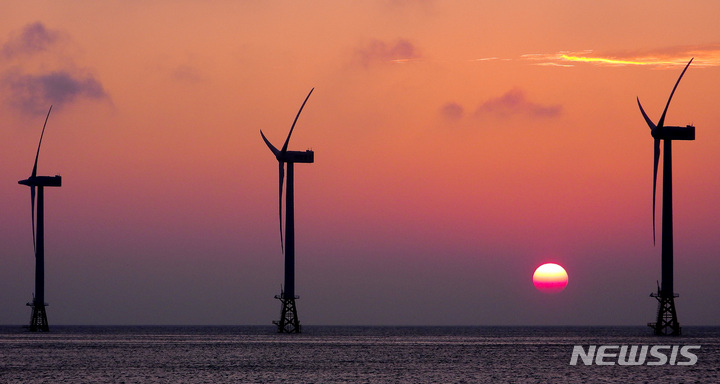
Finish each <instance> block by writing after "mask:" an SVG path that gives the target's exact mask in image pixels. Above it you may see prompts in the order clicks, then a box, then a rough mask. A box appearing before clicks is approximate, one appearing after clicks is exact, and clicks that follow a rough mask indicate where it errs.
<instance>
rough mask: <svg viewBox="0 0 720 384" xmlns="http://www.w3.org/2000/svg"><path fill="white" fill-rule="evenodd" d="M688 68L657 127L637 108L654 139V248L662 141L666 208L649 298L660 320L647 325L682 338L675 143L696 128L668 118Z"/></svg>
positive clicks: (689, 137) (692, 136)
mask: <svg viewBox="0 0 720 384" xmlns="http://www.w3.org/2000/svg"><path fill="white" fill-rule="evenodd" d="M692 61H693V59H690V61H689V62H688V63H687V65H686V66H685V69H683V71H682V73H681V74H680V77H679V78H678V80H677V82H675V86H674V87H673V90H672V92H671V93H670V97H669V98H668V101H667V104H666V105H665V109H664V110H663V113H662V116H660V120H658V123H657V125H655V123H653V121H652V120H650V118H649V117H648V115H647V114H646V113H645V110H644V109H643V107H642V104H640V98H637V103H638V107H640V112H641V113H642V115H643V118H644V119H645V122H646V123H647V125H648V126H649V127H650V134H651V135H652V137H653V141H654V143H653V164H654V165H653V166H654V171H653V244H654V243H655V194H656V189H657V172H658V163H659V161H660V140H662V141H663V147H664V148H663V151H664V156H663V180H662V181H663V206H662V272H661V275H662V282H661V286H660V287H659V288H658V292H657V293H652V294H650V296H652V297H655V298H657V300H658V312H657V320H656V322H655V323H649V324H648V325H649V326H650V327H652V328H653V330H654V333H655V335H680V333H681V330H680V324H679V323H678V321H677V313H676V311H675V297H678V295H677V294H676V293H674V292H673V232H672V231H673V225H672V141H673V140H695V127H694V126H692V125H687V126H685V127H675V126H666V125H665V115H666V114H667V110H668V107H669V106H670V101H671V100H672V97H673V95H674V94H675V90H676V89H677V87H678V84H680V80H682V77H683V75H684V74H685V71H687V69H688V67H689V66H690V63H692Z"/></svg>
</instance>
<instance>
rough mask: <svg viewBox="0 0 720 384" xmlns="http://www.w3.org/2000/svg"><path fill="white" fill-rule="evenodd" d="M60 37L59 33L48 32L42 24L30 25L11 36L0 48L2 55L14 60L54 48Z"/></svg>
mask: <svg viewBox="0 0 720 384" xmlns="http://www.w3.org/2000/svg"><path fill="white" fill-rule="evenodd" d="M59 36H60V33H59V32H57V31H51V30H48V29H47V28H45V26H44V25H43V24H42V23H40V22H35V23H32V24H28V25H26V26H25V27H23V28H22V30H20V31H19V32H16V33H13V34H12V35H11V36H10V38H9V39H8V41H6V42H5V43H4V44H3V45H2V48H0V54H1V55H2V57H3V58H5V59H12V58H16V57H18V56H24V55H33V54H35V53H38V52H43V51H45V50H47V49H48V48H50V47H51V46H53V45H54V44H55V43H56V42H57V41H58V39H59Z"/></svg>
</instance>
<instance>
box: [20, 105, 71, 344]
mask: <svg viewBox="0 0 720 384" xmlns="http://www.w3.org/2000/svg"><path fill="white" fill-rule="evenodd" d="M50 111H52V106H50V109H49V110H48V113H47V116H46V117H45V124H43V129H42V132H41V133H40V142H39V143H38V149H37V153H36V154H35V164H34V165H33V169H32V173H31V174H30V177H28V178H27V179H25V180H20V181H18V184H22V185H27V186H29V187H30V210H31V218H32V227H33V248H34V250H35V295H34V296H33V301H32V303H27V305H28V306H30V307H32V315H31V317H30V327H29V328H30V331H32V332H35V331H43V332H47V331H49V330H50V327H49V326H48V321H47V314H46V313H45V306H47V303H45V229H44V226H45V225H44V224H45V223H44V219H45V203H44V191H43V189H44V187H59V186H60V185H61V184H62V178H61V177H60V176H59V175H56V176H38V175H37V164H38V157H40V146H41V145H42V139H43V136H44V135H45V127H46V126H47V122H48V119H49V118H50ZM36 188H37V220H36V212H35V200H36V195H35V190H36Z"/></svg>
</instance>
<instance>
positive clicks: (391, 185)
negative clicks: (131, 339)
mask: <svg viewBox="0 0 720 384" xmlns="http://www.w3.org/2000/svg"><path fill="white" fill-rule="evenodd" d="M268 3H270V4H268ZM718 14H720V4H719V3H718V2H716V1H696V2H692V3H691V4H688V3H686V2H675V1H671V2H662V3H658V2H651V1H634V2H626V1H611V2H593V3H592V4H584V3H579V2H572V1H550V2H542V3H538V2H532V1H506V2H490V1H488V2H485V1H432V0H428V1H402V0H396V1H391V0H387V1H362V2H337V1H311V2H302V4H298V3H297V2H290V1H279V2H254V1H237V2H195V1H173V2H170V1H158V2H152V4H147V3H145V2H90V1H87V2H74V3H71V4H66V3H57V2H33V3H32V4H26V3H23V2H18V3H14V4H11V5H6V6H5V7H4V10H3V12H2V14H0V116H2V129H0V146H1V147H0V153H2V160H3V161H2V162H0V175H3V177H4V180H5V181H4V182H3V183H0V196H2V206H3V207H4V209H3V217H4V220H3V224H2V226H1V227H0V237H2V239H3V245H4V247H3V248H4V250H3V253H2V260H3V266H4V267H3V268H2V271H1V272H0V281H2V283H0V284H2V285H0V288H1V289H2V290H3V292H4V294H3V295H2V297H0V305H1V306H2V308H3V310H2V311H0V323H6V324H14V323H18V324H19V323H23V322H24V321H25V320H26V317H27V313H26V312H27V309H26V308H25V307H23V304H24V303H25V301H28V300H30V298H31V293H32V289H33V285H32V278H33V274H32V268H33V262H34V261H33V258H32V237H31V236H32V235H31V232H30V218H29V216H30V215H29V211H30V208H29V207H28V206H27V205H28V204H27V203H28V200H29V199H28V196H27V195H28V191H27V188H26V187H24V186H18V185H17V180H20V179H23V178H26V177H27V176H28V174H29V172H30V170H31V168H32V162H33V156H34V154H35V149H36V145H37V140H38V138H39V133H40V129H41V128H42V122H43V119H44V114H45V113H46V112H47V108H48V107H49V105H50V104H53V105H54V107H53V112H52V115H51V116H50V121H49V123H48V128H47V132H46V136H45V139H44V142H43V148H42V152H41V154H40V161H39V167H38V168H39V169H38V171H39V173H41V174H48V175H52V174H55V173H61V174H62V176H63V186H62V188H60V189H52V190H49V191H47V192H46V220H47V226H46V244H47V245H46V247H47V250H46V255H47V256H46V258H47V268H48V269H47V272H46V276H47V284H46V286H47V292H46V297H47V300H48V301H49V302H50V303H51V307H50V308H49V309H48V316H49V318H50V322H51V324H57V323H61V324H86V323H91V324H95V323H97V324H269V323H270V321H271V320H273V319H274V317H275V316H276V312H277V310H278V306H279V303H278V302H277V301H276V300H273V299H272V297H273V295H275V294H277V293H278V292H277V291H278V290H279V285H280V284H281V282H282V256H281V254H280V246H279V234H278V230H277V227H278V223H277V185H276V184H277V174H276V172H277V165H276V162H275V160H274V158H273V157H272V154H271V153H270V151H268V149H267V147H266V146H265V145H264V143H263V142H262V140H261V138H260V134H259V131H260V129H262V130H263V132H265V134H266V135H267V136H268V138H269V140H270V141H272V142H273V143H274V144H275V145H276V146H278V145H281V143H282V141H283V140H284V138H285V136H286V134H287V131H288V129H289V128H290V125H291V123H292V119H293V118H294V117H295V114H296V113H297V110H298V108H299V106H300V104H301V103H302V100H303V98H304V97H305V95H307V92H308V91H309V90H310V89H311V88H313V87H315V91H314V92H313V94H312V96H311V97H310V99H309V101H308V103H307V105H306V107H305V109H304V111H303V113H302V115H301V117H300V119H299V121H298V125H297V126H296V130H295V133H294V134H293V138H292V142H291V143H290V147H291V149H296V150H304V149H307V148H312V149H313V150H314V151H315V163H314V164H298V165H297V166H296V168H295V169H296V184H295V185H296V219H297V244H296V252H297V287H296V291H297V293H298V294H299V295H300V296H301V298H302V299H301V300H300V301H299V303H298V307H299V311H300V314H299V316H300V320H301V322H303V323H304V324H470V325H474V324H479V325H484V324H645V323H646V322H648V321H652V320H653V319H652V317H653V315H654V313H655V306H656V303H655V302H654V300H652V299H650V298H648V297H647V296H648V294H649V293H650V292H651V291H653V290H654V289H655V280H657V279H659V278H660V248H659V246H658V247H653V246H652V226H651V224H652V222H651V214H652V211H651V207H652V200H651V187H652V140H651V137H650V135H649V129H648V128H647V126H646V125H645V122H644V121H643V119H642V116H641V114H640V112H639V111H638V108H637V104H636V101H635V97H639V98H640V99H641V100H642V102H643V106H644V107H645V109H646V111H647V112H648V114H649V115H650V117H651V118H652V119H653V120H655V121H657V119H658V118H659V116H660V114H661V112H662V108H663V107H664V105H665V102H666V101H667V97H668V96H669V92H670V91H671V89H672V86H673V85H674V82H675V81H676V80H677V77H678V76H679V74H680V72H681V71H682V66H683V65H684V64H686V63H687V61H688V60H689V59H690V58H691V57H695V59H694V61H693V64H692V65H691V66H690V68H689V69H688V72H687V73H686V74H685V77H684V78H683V81H682V83H681V84H680V86H679V87H678V90H677V92H676V94H675V96H674V99H673V103H672V105H671V107H670V109H669V112H668V115H667V123H668V124H672V125H685V124H694V125H695V126H696V127H697V140H696V141H694V142H679V143H677V144H676V145H674V148H675V151H674V155H675V157H674V158H675V162H674V171H675V180H674V182H675V189H674V191H675V254H676V278H675V281H676V290H677V291H678V292H679V293H680V295H681V297H680V299H679V301H678V304H677V305H678V312H679V316H680V321H681V322H682V323H683V324H717V319H718V318H720V309H716V308H713V307H714V306H711V305H708V304H709V303H713V302H717V301H718V299H719V298H720V297H719V295H720V293H718V292H720V289H719V288H720V283H718V281H717V278H716V276H717V272H718V270H720V262H719V261H718V258H717V257H716V250H717V249H719V248H720V236H717V233H718V230H720V226H719V224H718V221H717V217H720V208H718V207H717V205H716V204H713V203H712V201H713V200H714V199H715V197H716V196H718V195H720V182H718V181H717V177H715V175H716V174H717V173H718V171H720V169H719V168H720V155H719V154H718V152H717V151H716V150H715V149H716V147H717V144H718V142H719V141H720V127H719V124H720V110H719V109H718V108H717V100H718V99H719V96H720V87H718V86H717V85H718V84H720V40H718V36H720V27H718V25H717V15H718ZM658 201H660V200H658ZM658 206H659V204H658ZM658 209H659V208H658ZM658 212H659V211H658ZM658 218H659V213H658ZM658 227H659V221H658ZM543 262H557V263H559V264H561V265H563V266H564V267H565V268H566V269H567V271H568V274H569V275H570V281H571V283H570V285H568V287H567V288H566V289H565V290H564V291H563V292H562V293H561V294H558V295H553V296H552V297H548V296H544V295H542V294H539V293H538V292H537V291H536V290H535V289H534V288H533V286H532V281H531V276H532V272H533V271H534V270H535V268H536V267H537V266H539V265H540V264H542V263H543ZM598 298H600V300H601V305H598V302H597V301H596V300H598ZM228 301H229V302H230V303H231V305H230V306H231V309H230V310H228V309H227V307H226V303H227V302H228Z"/></svg>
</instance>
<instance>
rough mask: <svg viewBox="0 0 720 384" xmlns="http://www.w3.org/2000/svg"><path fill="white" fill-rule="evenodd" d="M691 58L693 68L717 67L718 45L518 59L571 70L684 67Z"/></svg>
mask: <svg viewBox="0 0 720 384" xmlns="http://www.w3.org/2000/svg"><path fill="white" fill-rule="evenodd" d="M690 58H694V60H693V66H696V67H716V66H720V43H714V44H704V45H684V46H675V47H665V48H656V49H653V50H643V51H624V52H614V53H612V52H611V53H595V52H593V51H591V50H587V51H580V52H572V51H560V52H557V53H539V54H526V55H522V56H521V59H523V60H528V61H533V62H535V64H536V65H553V66H561V67H572V66H575V65H578V64H592V65H596V66H615V67H618V66H652V67H657V68H676V67H684V66H685V65H687V63H688V61H689V60H690Z"/></svg>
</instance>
